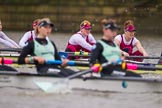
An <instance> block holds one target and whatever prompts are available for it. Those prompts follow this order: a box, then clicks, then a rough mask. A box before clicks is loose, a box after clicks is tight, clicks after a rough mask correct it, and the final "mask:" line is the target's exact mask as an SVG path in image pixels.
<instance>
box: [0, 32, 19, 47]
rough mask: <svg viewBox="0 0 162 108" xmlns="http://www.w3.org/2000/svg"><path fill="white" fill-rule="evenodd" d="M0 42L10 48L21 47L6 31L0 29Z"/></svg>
mask: <svg viewBox="0 0 162 108" xmlns="http://www.w3.org/2000/svg"><path fill="white" fill-rule="evenodd" d="M0 43H2V44H4V45H5V46H7V47H10V48H20V47H19V45H18V44H17V43H16V42H14V41H13V40H12V39H10V38H9V37H8V36H7V35H6V34H5V33H4V32H2V31H0Z"/></svg>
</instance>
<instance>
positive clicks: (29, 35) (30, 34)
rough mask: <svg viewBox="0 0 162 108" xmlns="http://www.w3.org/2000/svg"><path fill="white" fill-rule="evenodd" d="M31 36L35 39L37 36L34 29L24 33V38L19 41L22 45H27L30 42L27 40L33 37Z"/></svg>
mask: <svg viewBox="0 0 162 108" xmlns="http://www.w3.org/2000/svg"><path fill="white" fill-rule="evenodd" d="M31 36H32V37H33V39H35V38H36V35H35V33H34V30H32V31H28V32H26V33H25V34H24V35H23V37H22V38H21V39H20V41H19V45H20V47H24V46H26V45H27V44H28V42H27V41H28V40H29V39H30V38H31Z"/></svg>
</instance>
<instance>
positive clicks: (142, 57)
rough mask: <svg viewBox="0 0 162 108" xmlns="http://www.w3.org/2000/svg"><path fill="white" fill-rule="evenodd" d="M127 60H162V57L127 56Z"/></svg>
mask: <svg viewBox="0 0 162 108" xmlns="http://www.w3.org/2000/svg"><path fill="white" fill-rule="evenodd" d="M126 58H129V59H131V58H132V59H133V58H141V59H162V57H151V56H147V57H145V56H127V57H126Z"/></svg>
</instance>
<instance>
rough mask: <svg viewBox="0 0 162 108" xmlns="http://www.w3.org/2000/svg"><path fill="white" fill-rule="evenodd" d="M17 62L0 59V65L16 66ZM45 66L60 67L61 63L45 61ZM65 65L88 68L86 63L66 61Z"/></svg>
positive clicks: (59, 61)
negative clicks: (53, 65)
mask: <svg viewBox="0 0 162 108" xmlns="http://www.w3.org/2000/svg"><path fill="white" fill-rule="evenodd" d="M17 63H18V62H17V60H13V59H10V58H1V59H0V64H17ZM28 64H33V63H28ZM45 64H55V65H61V64H62V61H61V60H47V61H46V62H45ZM67 65H69V66H88V65H89V63H88V62H78V61H68V62H67Z"/></svg>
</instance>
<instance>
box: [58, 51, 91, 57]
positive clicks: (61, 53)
mask: <svg viewBox="0 0 162 108" xmlns="http://www.w3.org/2000/svg"><path fill="white" fill-rule="evenodd" d="M59 55H60V56H61V57H63V58H67V57H68V56H70V57H73V56H79V57H89V56H90V53H89V52H82V51H81V52H59Z"/></svg>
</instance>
